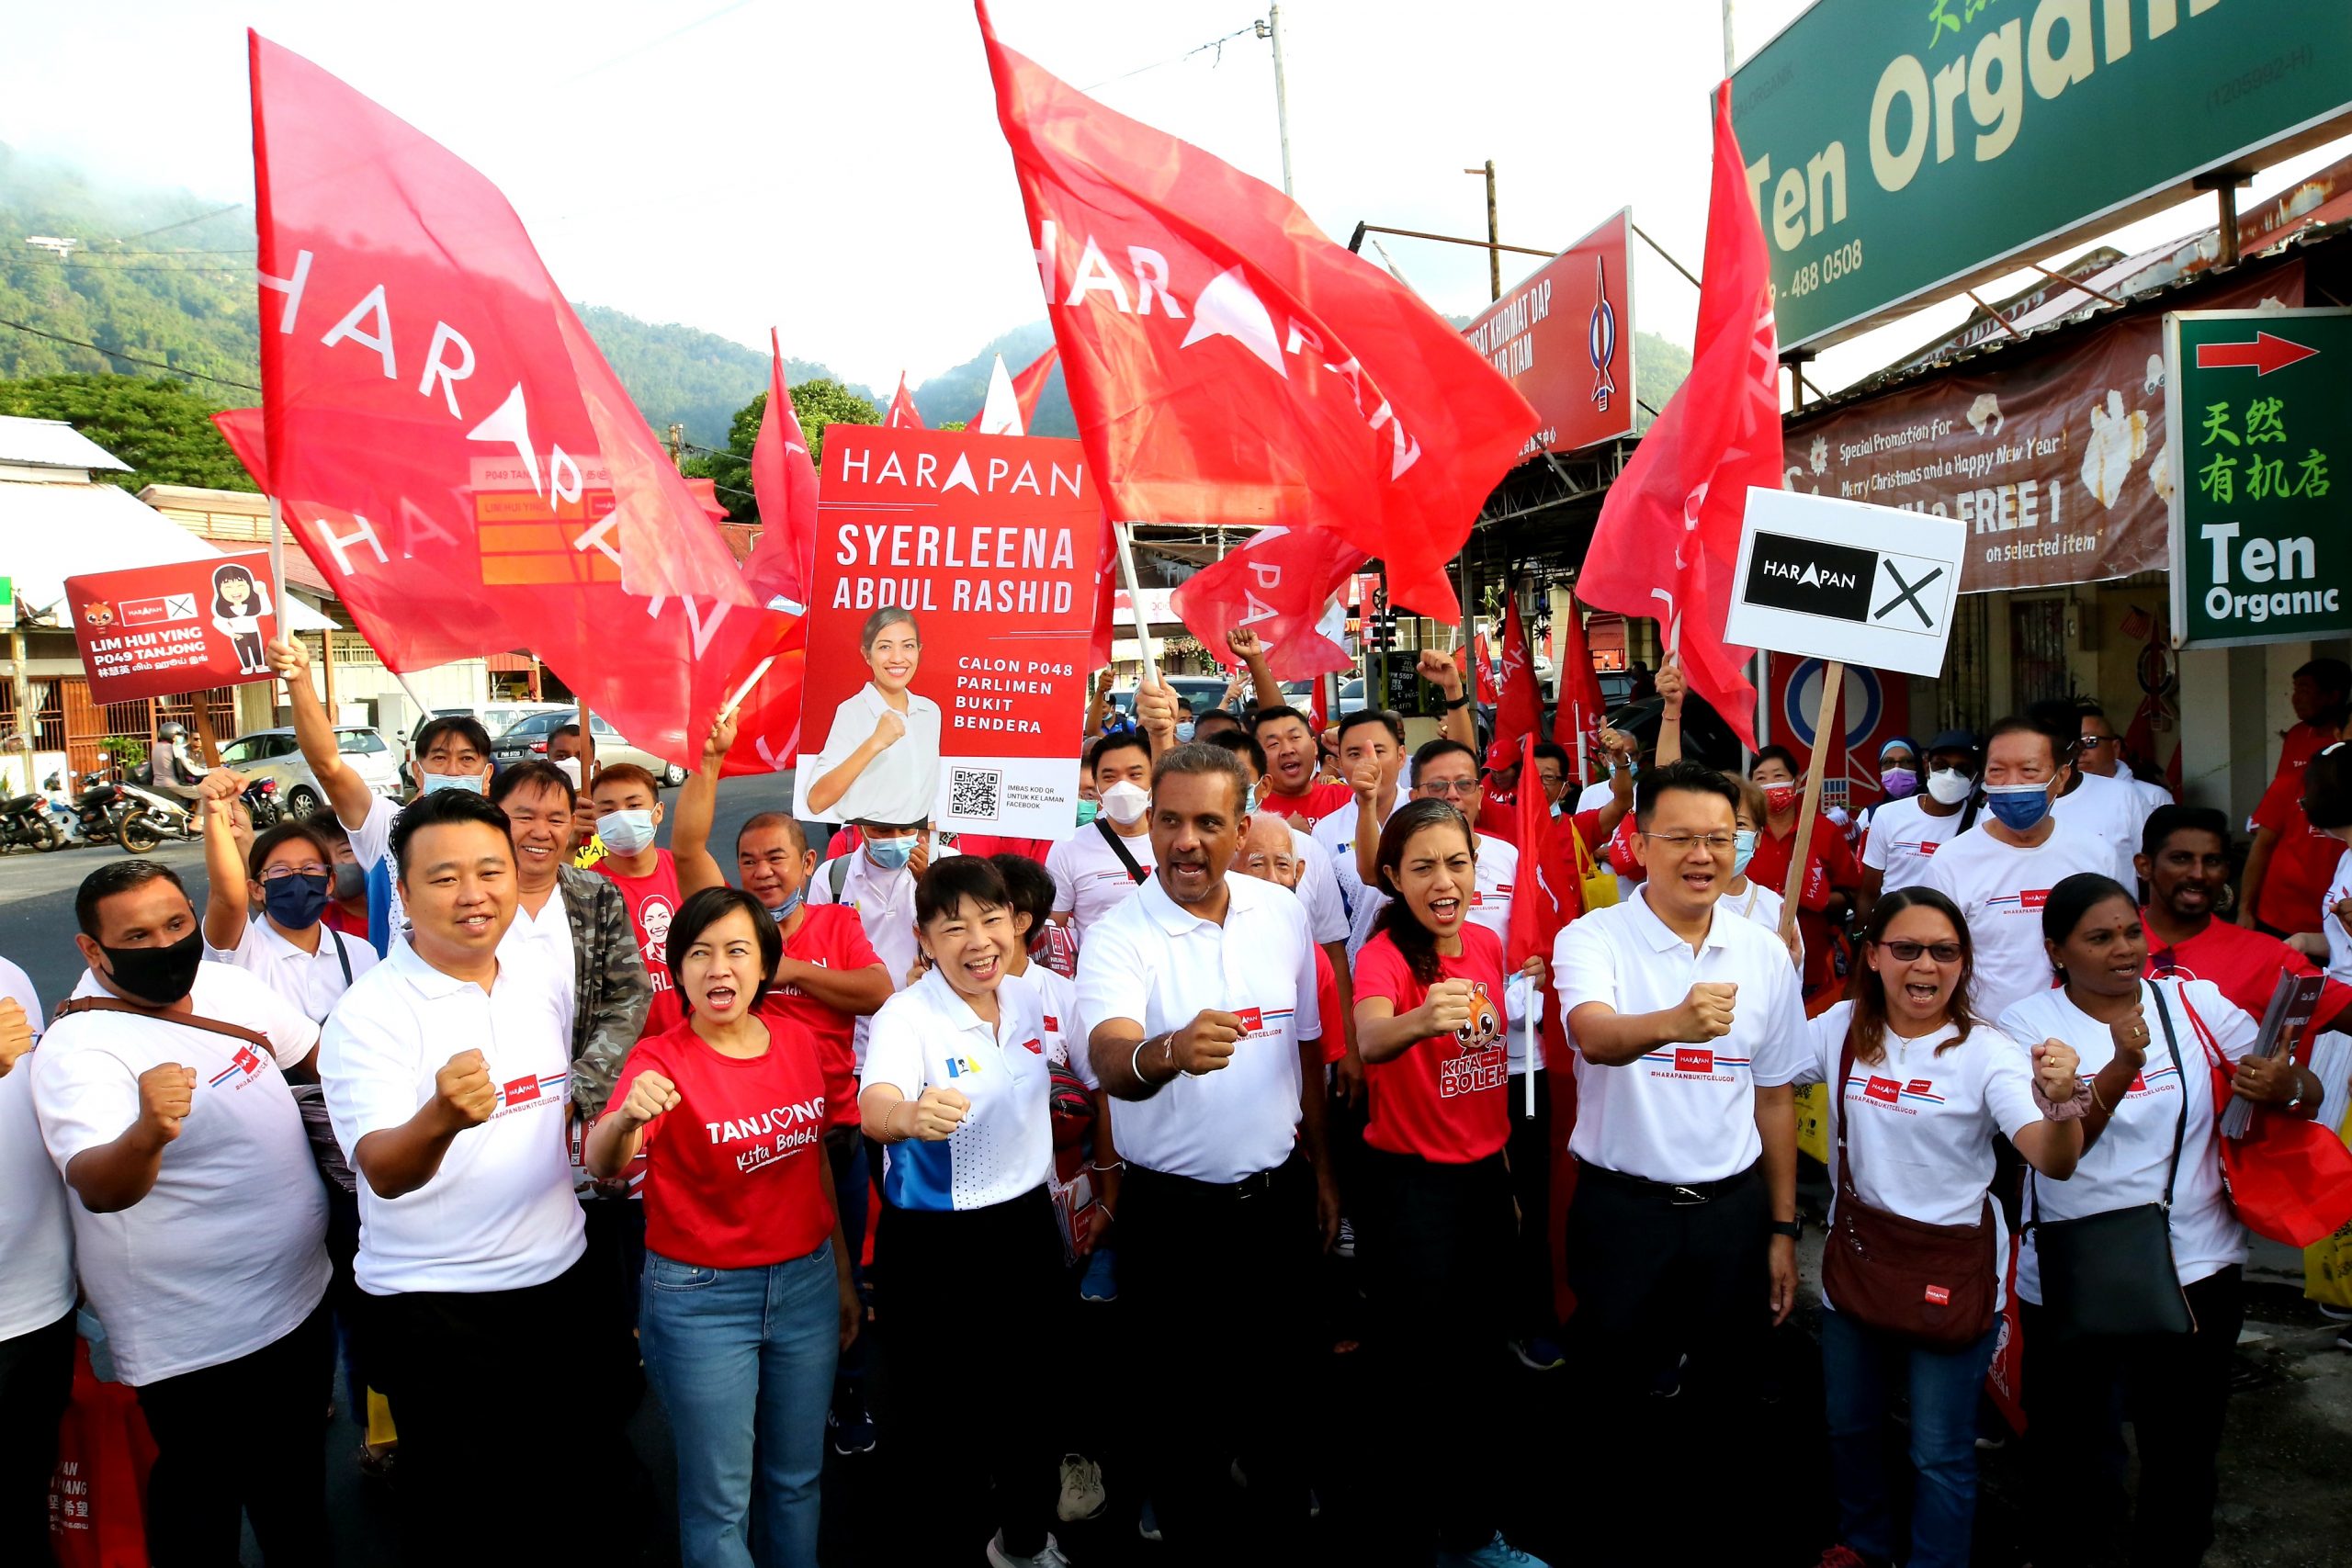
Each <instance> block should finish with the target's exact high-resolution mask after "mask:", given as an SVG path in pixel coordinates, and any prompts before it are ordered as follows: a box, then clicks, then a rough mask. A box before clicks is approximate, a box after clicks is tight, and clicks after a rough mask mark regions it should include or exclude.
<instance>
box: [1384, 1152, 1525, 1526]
mask: <svg viewBox="0 0 2352 1568" xmlns="http://www.w3.org/2000/svg"><path fill="white" fill-rule="evenodd" d="M1358 1170H1359V1172H1360V1177H1359V1182H1360V1184H1359V1186H1358V1188H1357V1192H1358V1197H1357V1200H1356V1205H1355V1213H1356V1256H1357V1257H1358V1258H1362V1259H1363V1266H1364V1285H1365V1289H1366V1291H1367V1292H1369V1294H1370V1296H1371V1299H1372V1309H1373V1335H1372V1339H1371V1344H1370V1352H1371V1354H1372V1355H1373V1356H1374V1358H1375V1360H1376V1362H1377V1364H1378V1365H1379V1367H1380V1368H1381V1369H1382V1371H1383V1372H1384V1374H1385V1375H1384V1380H1383V1383H1384V1387H1385V1389H1386V1391H1387V1392H1388V1395H1389V1397H1388V1398H1387V1399H1386V1400H1385V1402H1384V1403H1385V1417H1386V1420H1387V1426H1388V1428H1389V1429H1388V1430H1387V1431H1386V1432H1385V1434H1384V1435H1383V1440H1384V1441H1385V1443H1386V1444H1387V1445H1389V1446H1388V1448H1387V1450H1386V1451H1387V1456H1388V1457H1387V1460H1386V1461H1384V1466H1383V1468H1384V1469H1386V1470H1387V1471H1388V1472H1389V1473H1391V1474H1392V1475H1394V1476H1395V1477H1396V1478H1397V1482H1398V1484H1397V1486H1396V1487H1395V1488H1394V1490H1393V1491H1391V1492H1389V1493H1388V1496H1389V1499H1390V1504H1389V1506H1391V1507H1392V1508H1393V1509H1394V1510H1395V1515H1394V1517H1395V1518H1396V1520H1397V1523H1398V1524H1399V1525H1400V1526H1402V1527H1404V1528H1405V1529H1409V1530H1411V1532H1412V1540H1411V1541H1410V1542H1409V1550H1410V1551H1412V1553H1413V1555H1414V1558H1415V1560H1417V1561H1424V1562H1425V1561H1427V1560H1428V1552H1427V1551H1426V1546H1427V1544H1428V1543H1429V1542H1430V1541H1434V1542H1435V1544H1436V1545H1437V1546H1439V1547H1442V1549H1444V1550H1445V1551H1462V1552H1467V1551H1476V1549H1477V1548H1479V1547H1482V1546H1484V1545H1486V1544H1487V1541H1488V1540H1491V1539H1493V1537H1494V1534H1495V1530H1496V1529H1497V1527H1498V1524H1499V1523H1500V1521H1501V1517H1502V1503H1503V1495H1502V1494H1503V1487H1504V1475H1503V1470H1502V1462H1501V1457H1500V1456H1499V1455H1498V1454H1496V1453H1494V1452H1492V1451H1488V1452H1487V1453H1485V1454H1482V1455H1480V1456H1478V1457H1477V1458H1476V1459H1475V1460H1474V1461H1472V1462H1470V1463H1467V1464H1464V1463H1461V1462H1459V1461H1461V1460H1462V1458H1463V1457H1464V1456H1463V1454H1462V1452H1461V1449H1460V1443H1461V1434H1462V1433H1464V1432H1480V1431H1489V1430H1492V1429H1493V1426H1494V1423H1495V1422H1496V1421H1497V1420H1498V1419H1499V1417H1500V1416H1501V1412H1502V1409H1503V1403H1504V1393H1505V1391H1504V1383H1503V1376H1504V1370H1505V1363H1506V1361H1507V1359H1508V1356H1509V1352H1508V1351H1507V1350H1506V1349H1505V1348H1504V1336H1505V1334H1506V1332H1507V1329H1508V1325H1509V1320H1510V1305H1509V1280H1510V1271H1511V1261H1512V1259H1511V1247H1512V1240H1513V1237H1512V1227H1511V1196H1510V1173H1509V1172H1508V1171H1507V1170H1506V1169H1505V1168H1504V1165H1503V1156H1501V1155H1500V1154H1495V1155H1490V1156H1487V1158H1485V1159H1482V1160H1479V1161H1477V1162H1476V1163H1475V1164H1471V1165H1439V1164H1437V1163H1435V1162H1433V1161H1430V1160H1425V1159H1421V1158H1419V1157H1417V1156H1412V1155H1397V1154H1388V1153H1385V1152H1383V1151H1382V1150H1379V1149H1375V1148H1373V1147H1371V1146H1369V1145H1367V1146H1366V1147H1365V1149H1364V1151H1363V1156H1362V1159H1361V1161H1360V1163H1359V1166H1358Z"/></svg>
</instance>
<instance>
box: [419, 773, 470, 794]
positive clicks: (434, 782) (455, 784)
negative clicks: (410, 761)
mask: <svg viewBox="0 0 2352 1568" xmlns="http://www.w3.org/2000/svg"><path fill="white" fill-rule="evenodd" d="M444 789H462V790H470V791H472V792H473V793H474V794H476V795H480V794H481V792H482V782H481V774H480V773H426V774H425V775H424V788H423V789H422V790H421V791H420V792H419V793H420V794H424V795H431V794H433V793H434V792H435V790H444Z"/></svg>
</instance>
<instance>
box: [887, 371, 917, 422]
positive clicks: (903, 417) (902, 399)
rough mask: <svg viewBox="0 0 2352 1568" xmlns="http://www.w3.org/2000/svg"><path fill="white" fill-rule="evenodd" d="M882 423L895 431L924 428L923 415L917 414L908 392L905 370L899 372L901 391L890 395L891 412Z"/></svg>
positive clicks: (913, 401)
mask: <svg viewBox="0 0 2352 1568" xmlns="http://www.w3.org/2000/svg"><path fill="white" fill-rule="evenodd" d="M882 423H884V424H887V425H888V426H890V427H891V428H892V429H894V430H921V429H922V428H923V423H922V414H920V413H918V412H915V400H914V399H913V398H912V397H911V396H910V395H909V393H908V391H907V373H906V372H905V371H903V370H901V371H899V389H898V390H897V391H895V392H893V393H891V394H890V412H888V413H886V414H884V415H883V416H882Z"/></svg>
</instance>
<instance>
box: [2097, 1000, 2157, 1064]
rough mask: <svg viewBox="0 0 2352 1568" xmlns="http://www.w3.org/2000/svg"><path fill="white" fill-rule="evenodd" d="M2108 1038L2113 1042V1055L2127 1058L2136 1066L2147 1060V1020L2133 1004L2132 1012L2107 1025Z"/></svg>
mask: <svg viewBox="0 0 2352 1568" xmlns="http://www.w3.org/2000/svg"><path fill="white" fill-rule="evenodd" d="M2107 1033H2108V1038H2109V1039H2110V1040H2113V1041H2114V1042H2115V1054H2116V1055H2119V1056H2129V1057H2130V1058H2131V1060H2132V1062H2133V1063H2134V1064H2135V1065H2136V1064H2139V1063H2142V1062H2144V1061H2146V1060H2147V1059H2148V1018H2147V1015H2146V1014H2145V1013H2144V1012H2143V1011H2141V1010H2140V1004H2139V1003H2138V1002H2133V1003H2132V1004H2131V1011H2130V1012H2127V1013H2125V1014H2124V1015H2123V1016H2122V1017H2121V1018H2119V1019H2117V1020H2116V1021H2114V1022H2113V1023H2111V1024H2109V1025H2108V1029H2107Z"/></svg>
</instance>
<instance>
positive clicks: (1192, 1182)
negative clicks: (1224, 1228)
mask: <svg viewBox="0 0 2352 1568" xmlns="http://www.w3.org/2000/svg"><path fill="white" fill-rule="evenodd" d="M1298 1161H1299V1156H1298V1155H1297V1154H1295V1153H1294V1154H1292V1156H1290V1157H1289V1158H1288V1159H1286V1160H1284V1161H1283V1163H1282V1164H1280V1165H1278V1166H1275V1167H1273V1168H1272V1169H1270V1170H1257V1171H1252V1172H1250V1174H1249V1175H1248V1176H1245V1177H1243V1178H1242V1179H1240V1180H1238V1181H1203V1180H1201V1179H1198V1178H1197V1177H1191V1176H1176V1175H1173V1174H1171V1173H1170V1172H1168V1171H1165V1170H1154V1169H1152V1168H1150V1167H1149V1166H1145V1165H1137V1164H1136V1162H1135V1161H1134V1160H1132V1159H1130V1160H1128V1161H1127V1167H1126V1177H1127V1179H1128V1180H1130V1181H1141V1182H1142V1183H1143V1184H1144V1185H1145V1186H1147V1187H1149V1186H1155V1185H1158V1184H1159V1183H1163V1182H1164V1183H1166V1184H1167V1187H1168V1189H1169V1190H1170V1191H1172V1192H1182V1193H1184V1194H1186V1195H1187V1196H1191V1197H1195V1198H1205V1199H1213V1200H1218V1201H1227V1202H1241V1201H1246V1200H1248V1199H1251V1198H1262V1197H1264V1196H1265V1195H1266V1194H1267V1193H1269V1192H1272V1190H1274V1184H1275V1182H1276V1181H1277V1180H1279V1179H1281V1177H1282V1174H1283V1172H1284V1171H1286V1170H1288V1169H1289V1168H1291V1167H1292V1166H1294V1165H1295V1164H1297V1163H1298Z"/></svg>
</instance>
